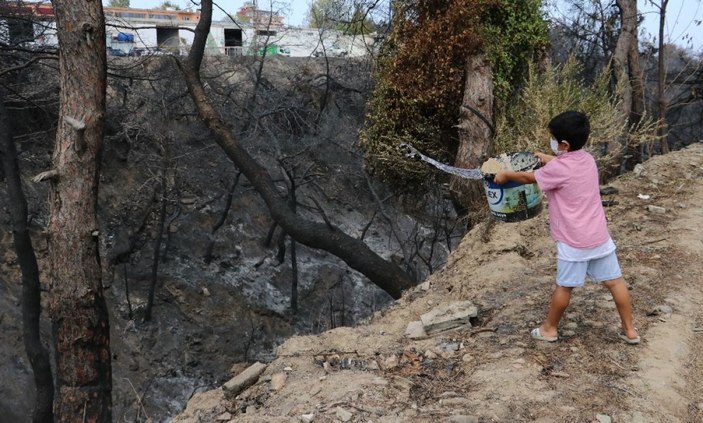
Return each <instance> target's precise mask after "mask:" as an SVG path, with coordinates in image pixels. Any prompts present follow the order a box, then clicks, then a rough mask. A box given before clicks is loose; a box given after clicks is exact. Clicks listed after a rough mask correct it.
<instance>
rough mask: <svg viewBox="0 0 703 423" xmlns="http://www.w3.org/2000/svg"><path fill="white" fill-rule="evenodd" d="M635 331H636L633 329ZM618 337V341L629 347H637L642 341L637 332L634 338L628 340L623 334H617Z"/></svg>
mask: <svg viewBox="0 0 703 423" xmlns="http://www.w3.org/2000/svg"><path fill="white" fill-rule="evenodd" d="M635 331H637V329H635ZM618 337H619V338H620V339H622V340H623V341H625V343H626V344H630V345H637V344H639V343H640V342H641V341H642V339H641V338H640V335H639V332H637V337H636V338H628V337H627V335H625V333H624V332H619V333H618Z"/></svg>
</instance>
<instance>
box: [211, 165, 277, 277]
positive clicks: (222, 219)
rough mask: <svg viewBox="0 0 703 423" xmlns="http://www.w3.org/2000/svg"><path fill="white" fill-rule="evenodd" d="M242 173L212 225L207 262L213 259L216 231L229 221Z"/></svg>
mask: <svg viewBox="0 0 703 423" xmlns="http://www.w3.org/2000/svg"><path fill="white" fill-rule="evenodd" d="M241 175H242V174H241V172H237V176H235V178H234V182H233V183H232V185H231V186H230V188H229V190H228V191H227V199H226V200H225V207H224V209H222V214H221V215H220V219H219V220H218V221H217V222H216V223H215V225H214V226H213V227H212V231H210V240H209V242H208V244H207V248H206V249H205V256H204V257H203V261H204V262H205V264H210V262H211V261H212V250H213V249H214V248H215V233H217V231H218V229H220V228H221V227H222V225H224V224H225V221H227V214H228V213H229V209H230V208H231V207H232V200H233V199H234V190H235V189H237V185H239V177H240V176H241ZM274 228H275V225H274Z"/></svg>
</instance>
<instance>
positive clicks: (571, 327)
mask: <svg viewBox="0 0 703 423" xmlns="http://www.w3.org/2000/svg"><path fill="white" fill-rule="evenodd" d="M578 327H579V325H578V323H576V322H569V323H567V324H565V325H564V329H569V330H576V328H578Z"/></svg>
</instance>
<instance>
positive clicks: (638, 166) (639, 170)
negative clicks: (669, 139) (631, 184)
mask: <svg viewBox="0 0 703 423" xmlns="http://www.w3.org/2000/svg"><path fill="white" fill-rule="evenodd" d="M642 172H644V166H642V164H641V163H637V164H636V165H635V168H634V169H632V173H634V174H635V176H640V175H642Z"/></svg>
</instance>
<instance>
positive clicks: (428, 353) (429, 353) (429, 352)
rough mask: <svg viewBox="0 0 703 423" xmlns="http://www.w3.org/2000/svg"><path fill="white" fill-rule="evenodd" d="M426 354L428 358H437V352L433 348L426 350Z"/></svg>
mask: <svg viewBox="0 0 703 423" xmlns="http://www.w3.org/2000/svg"><path fill="white" fill-rule="evenodd" d="M424 355H425V357H426V358H428V359H430V360H434V359H435V358H437V354H435V353H434V351H432V350H427V351H425V353H424Z"/></svg>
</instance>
